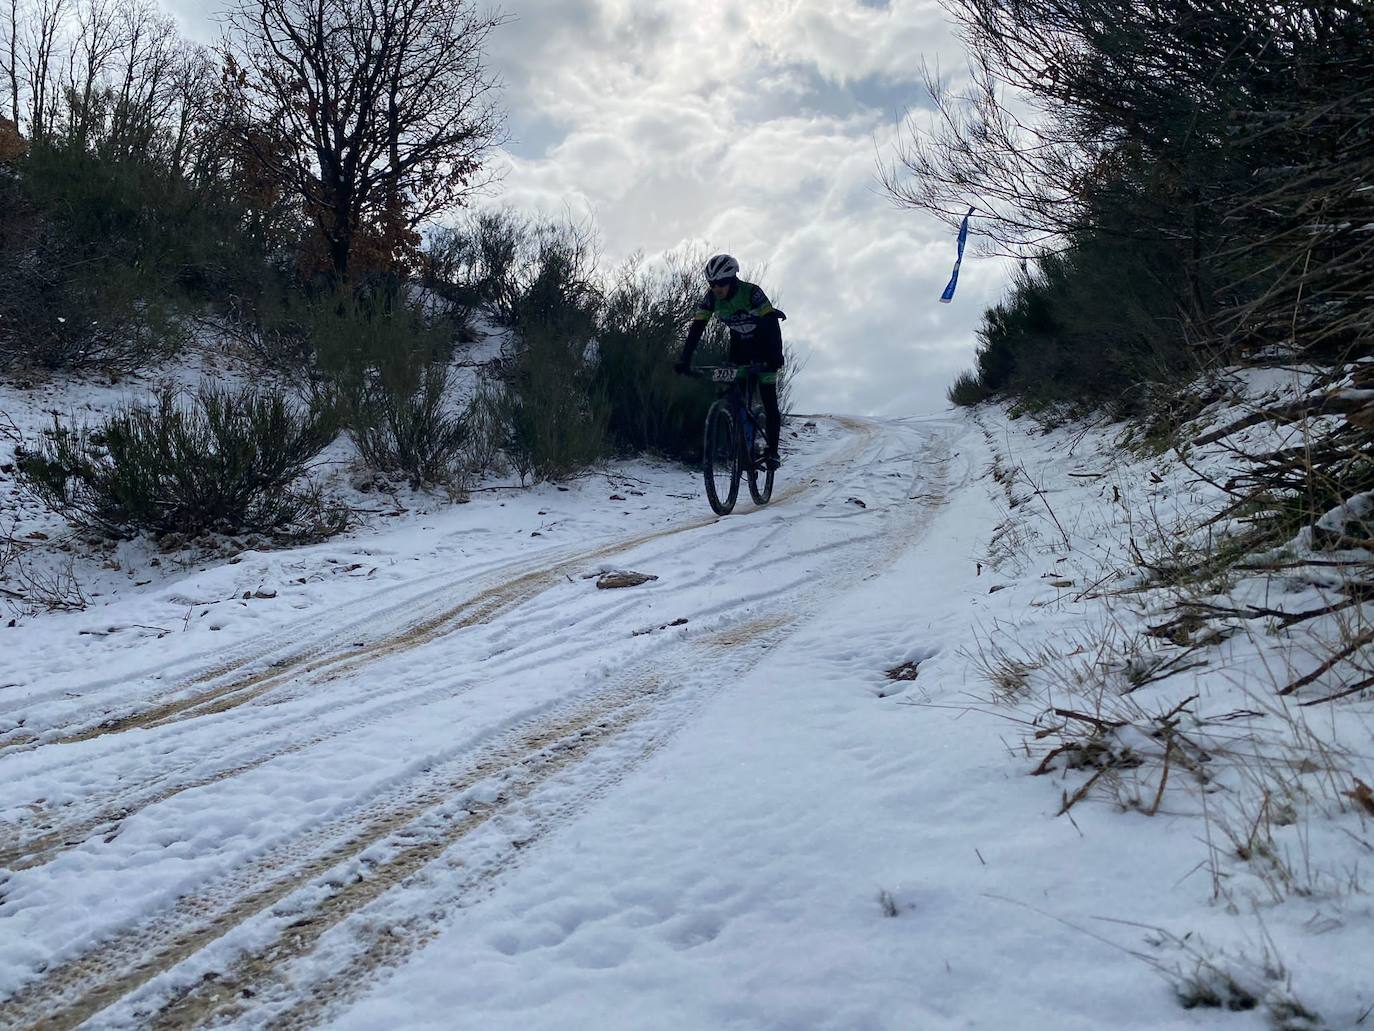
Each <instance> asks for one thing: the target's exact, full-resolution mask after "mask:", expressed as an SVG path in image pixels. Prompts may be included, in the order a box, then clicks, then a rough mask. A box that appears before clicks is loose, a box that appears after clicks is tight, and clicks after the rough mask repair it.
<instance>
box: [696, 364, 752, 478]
mask: <svg viewBox="0 0 1374 1031" xmlns="http://www.w3.org/2000/svg"><path fill="white" fill-rule="evenodd" d="M706 369H710V370H712V371H713V372H714V371H716V370H720V369H734V371H735V376H734V378H733V379H731V380H730V381H729V382H728V383H724V384H720V385H721V386H722V387H723V389H722V390H721V391H720V397H722V398H725V399H726V401H727V403H728V404H729V405H730V411H731V413H732V414H733V415H734V416H735V419H736V420H737V421H738V424H739V427H740V429H741V430H742V431H743V433H742V434H741V439H740V451H741V453H740V465H741V467H742V468H748V467H749V466H750V465H751V464H752V461H751V460H750V456H751V455H752V454H753V451H754V441H755V439H757V435H758V434H760V433H764V432H766V429H765V427H764V426H763V425H762V424H761V423H760V422H759V421H758V419H756V418H755V417H754V396H755V392H756V391H757V388H758V382H759V374H760V373H762V372H766V371H767V366H765V365H763V364H761V363H757V362H756V363H754V364H752V365H738V366H730V365H714V366H705V367H703V371H705V370H706ZM717 383H718V384H719V381H718V380H717Z"/></svg>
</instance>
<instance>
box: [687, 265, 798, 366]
mask: <svg viewBox="0 0 1374 1031" xmlns="http://www.w3.org/2000/svg"><path fill="white" fill-rule="evenodd" d="M713 317H714V318H717V319H719V320H720V321H721V322H723V323H724V324H725V327H726V328H727V329H729V330H730V361H731V362H733V363H735V364H737V365H746V364H749V363H751V362H763V363H765V364H766V365H767V366H768V367H769V369H770V370H777V369H780V368H782V333H781V331H780V330H779V328H778V322H779V321H780V320H782V319H785V318H787V316H786V315H784V314H783V313H782V312H780V311H779V310H778V309H776V308H774V307H773V305H772V302H770V301H769V300H768V295H767V294H765V293H764V292H763V289H762V288H761V287H759V286H756V285H755V284H753V283H746V282H745V281H744V280H742V279H740V280H736V281H735V288H734V290H732V291H731V293H730V295H729V296H728V297H726V298H725V299H724V300H717V299H716V295H715V293H714V292H713V291H711V290H709V289H708V290H707V291H706V293H705V295H704V296H703V297H702V298H701V300H700V301H698V302H697V307H696V311H694V312H693V313H692V325H691V327H690V328H689V329H688V330H687V341H686V343H685V344H684V345H683V348H682V362H683V363H684V364H689V363H690V362H691V360H692V352H693V351H695V350H696V349H697V344H698V343H700V342H701V335H702V334H703V333H704V332H705V331H706V324H707V323H708V322H710V321H711V319H712V318H713Z"/></svg>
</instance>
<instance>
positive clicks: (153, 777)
mask: <svg viewBox="0 0 1374 1031" xmlns="http://www.w3.org/2000/svg"><path fill="white" fill-rule="evenodd" d="M840 421H841V422H842V424H845V425H846V426H847V428H850V429H852V430H857V431H859V432H860V434H861V436H860V439H858V440H857V441H851V442H850V443H849V444H848V445H847V446H845V447H844V448H842V449H840V450H841V453H840V454H839V455H838V456H832V457H831V458H829V459H827V460H826V462H824V463H823V464H822V466H821V467H820V468H818V469H817V470H816V474H815V475H813V476H812V477H810V478H808V479H807V480H803V481H798V482H796V483H794V484H792V485H790V486H789V487H788V488H787V489H785V490H784V491H782V492H780V496H779V497H778V499H777V500H776V501H775V502H774V503H773V505H770V506H769V508H775V507H776V506H778V505H781V504H784V503H786V502H787V501H791V500H795V499H796V498H799V497H801V496H803V495H804V494H806V493H808V492H810V491H813V490H814V489H815V488H816V486H817V484H818V483H819V481H820V477H821V476H822V475H823V474H824V472H825V471H826V469H827V468H828V467H832V466H833V467H843V466H844V465H845V464H847V463H848V462H849V461H851V459H852V458H853V457H855V456H857V455H859V454H862V452H863V450H864V448H865V447H866V446H867V445H868V443H869V441H870V440H871V438H872V436H873V432H874V431H873V430H872V428H871V427H869V426H867V425H865V424H861V423H856V422H854V421H853V420H840ZM757 511H765V510H757ZM746 514H747V513H746ZM719 521H720V520H718V519H716V518H714V517H711V518H701V519H697V520H694V521H691V522H688V523H685V524H678V525H674V526H670V527H666V528H663V529H660V530H655V531H650V532H647V533H642V534H638V535H636V536H634V537H630V538H627V539H622V540H619V541H615V542H613V543H611V544H608V545H603V546H601V547H598V548H596V549H593V550H591V551H585V552H581V553H578V554H574V555H572V556H570V557H564V558H562V559H560V560H558V561H557V562H556V563H555V564H554V565H552V566H542V567H536V568H535V569H533V570H528V571H526V572H523V573H521V574H520V575H518V576H516V577H515V578H514V579H511V580H507V581H505V582H503V583H499V584H497V585H495V586H494V587H491V588H488V589H486V590H484V591H481V592H479V593H478V594H476V595H474V596H472V597H470V598H467V599H465V600H464V601H462V602H460V603H459V604H457V605H452V606H450V607H449V608H448V609H447V610H446V611H444V612H442V613H440V614H439V615H437V616H431V617H430V618H428V619H426V620H423V621H421V622H419V623H415V624H412V625H411V626H410V627H408V628H406V629H405V630H403V631H402V632H401V633H399V634H397V635H394V636H392V637H385V638H383V639H381V640H379V641H376V642H375V643H374V644H373V645H371V646H369V647H368V648H366V649H363V650H358V649H350V650H349V651H345V652H337V653H334V654H332V655H326V656H324V657H323V658H320V659H317V660H315V661H313V662H309V663H307V664H306V665H305V667H304V668H300V669H289V670H285V671H282V670H273V671H264V672H261V673H256V674H253V675H251V676H250V677H248V678H246V679H245V680H241V681H236V682H233V683H231V684H228V685H224V686H222V687H220V688H218V689H216V690H215V691H214V692H212V693H211V695H210V696H209V697H208V699H207V696H205V695H202V696H198V697H195V698H191V699H183V700H179V701H177V702H173V703H170V704H168V705H165V706H160V707H156V708H154V709H151V710H147V711H145V712H142V713H139V714H136V715H134V716H130V717H128V718H126V719H124V720H122V721H116V722H115V723H109V722H107V723H104V724H101V725H98V726H96V727H92V728H88V729H86V730H84V731H80V732H78V733H75V734H71V735H68V736H66V737H61V738H58V739H56V740H53V741H47V742H44V746H48V745H56V744H67V743H75V742H80V741H86V740H91V739H93V738H96V737H103V736H106V735H108V734H116V733H121V732H125V731H128V730H133V729H136V728H138V729H157V728H160V727H166V726H170V725H173V724H177V723H183V722H185V721H188V720H192V719H195V718H197V717H199V716H210V715H216V714H219V713H222V712H227V711H229V710H230V709H234V708H238V707H239V706H241V705H244V704H246V703H249V702H252V701H255V700H256V699H258V698H260V697H261V696H263V695H265V694H267V693H269V692H272V691H274V690H275V689H277V688H280V687H284V686H286V685H293V686H295V687H297V688H300V689H307V688H309V687H311V686H319V685H322V684H325V683H328V682H329V681H331V680H335V679H338V678H340V677H343V676H347V675H349V674H351V673H355V672H357V671H359V670H361V669H362V668H364V667H365V666H368V665H371V664H372V663H374V662H377V661H379V660H382V659H385V658H387V657H390V656H392V655H396V654H398V653H400V652H404V651H410V650H413V649H415V648H418V647H421V646H423V645H425V644H428V643H430V642H431V641H434V640H436V639H438V638H440V637H444V636H447V635H449V634H452V633H456V632H458V631H460V630H462V629H465V628H468V627H472V626H476V625H479V624H483V623H488V622H490V621H491V620H493V619H495V618H496V617H497V616H499V615H501V614H503V613H505V612H508V611H511V610H513V609H515V608H517V607H518V606H520V605H521V604H523V603H524V602H527V601H529V600H530V599H531V598H533V597H536V596H537V595H538V594H540V593H542V592H543V591H545V590H547V589H548V588H549V587H550V586H553V585H554V584H557V583H559V582H561V581H562V580H563V579H564V577H566V576H569V575H571V574H572V573H574V572H578V571H580V569H581V568H582V567H585V566H586V565H587V564H588V563H594V562H596V561H598V560H600V559H604V558H609V557H611V556H612V555H614V554H617V553H619V552H621V551H627V550H630V549H632V548H636V547H640V546H642V545H644V544H646V543H649V542H651V541H655V540H661V539H664V538H668V537H672V536H675V535H677V534H681V533H685V532H688V531H691V530H696V529H700V528H701V527H704V526H709V525H711V524H713V523H716V522H719ZM727 525H742V524H739V523H738V521H735V522H733V523H731V524H727ZM772 532H773V533H778V532H782V528H781V527H775V528H774V529H773V531H772ZM524 565H525V567H526V568H527V569H528V563H526V564H524ZM303 654H304V653H303ZM303 678H309V679H303ZM202 679H203V678H202ZM407 690H408V685H407V684H406V683H404V682H398V683H396V684H394V685H393V686H392V687H391V688H390V689H388V688H374V689H372V690H371V691H370V692H369V695H368V700H369V702H374V701H376V700H378V699H379V698H384V697H387V696H389V695H392V694H397V693H405V692H406V691H407ZM465 690H466V688H462V689H457V690H455V689H453V688H447V689H445V688H442V687H441V688H439V689H436V690H434V691H431V692H425V693H424V694H422V695H419V696H414V695H412V696H411V697H407V698H401V699H398V700H397V701H396V702H395V703H394V704H393V705H391V706H386V707H381V708H378V709H375V710H372V711H369V712H368V713H365V714H363V715H361V716H357V717H354V718H351V719H347V720H343V721H338V722H336V723H334V724H333V725H331V726H328V727H325V728H321V729H318V730H316V731H315V732H313V733H311V734H309V735H308V736H307V737H305V738H300V737H294V738H293V739H292V740H290V741H288V742H285V743H281V744H278V745H277V746H275V747H272V746H269V747H267V748H265V749H262V750H260V751H259V752H258V753H257V754H249V755H244V754H243V748H242V745H243V742H241V741H237V742H234V745H235V747H234V749H233V752H232V754H231V757H230V758H229V760H228V761H227V762H222V763H221V764H220V766H219V768H217V769H211V770H208V771H202V772H199V773H197V774H195V775H193V776H190V777H183V778H181V779H180V780H176V779H171V780H170V782H168V781H169V778H168V777H167V774H166V771H165V769H163V770H153V771H150V772H148V773H146V774H143V775H141V776H139V777H138V779H136V780H130V779H128V778H126V779H125V780H124V781H123V782H122V783H121V785H120V788H119V790H118V791H117V792H115V793H112V794H110V795H107V796H105V797H103V798H100V799H97V800H95V803H94V807H93V808H94V809H95V811H94V812H91V811H90V810H91V808H92V805H91V804H90V803H87V804H86V805H85V806H83V809H84V810H85V812H84V813H82V814H80V815H77V816H76V817H74V818H67V819H65V820H63V821H62V822H60V823H58V824H57V825H55V826H54V825H52V824H48V825H46V826H45V827H43V829H42V830H41V832H40V833H38V834H30V835H23V834H22V824H17V825H12V826H11V827H9V828H6V831H5V834H4V838H0V841H3V844H0V868H5V867H8V868H9V869H12V870H25V869H31V868H33V867H35V866H39V865H42V864H43V863H46V862H48V861H50V860H51V859H53V858H54V857H55V856H57V855H59V854H61V853H62V852H64V851H67V850H69V849H72V848H76V847H79V846H80V845H82V844H84V843H85V842H86V841H87V840H88V839H89V838H90V837H92V836H93V835H95V834H97V833H99V834H100V835H102V836H105V837H107V840H113V837H114V836H115V835H116V834H117V832H118V830H117V826H116V825H117V824H118V823H119V822H121V821H123V820H125V819H127V818H129V817H130V816H132V815H134V814H135V813H137V812H139V811H141V810H143V809H145V808H147V807H148V806H150V805H154V804H157V803H159V802H163V801H166V800H168V799H170V798H173V797H175V796H176V795H178V794H181V793H182V792H184V791H187V790H192V789H195V788H201V787H206V786H209V785H211V784H214V783H217V782H219V781H222V780H226V779H229V778H231V777H234V776H238V775H240V774H243V773H247V772H249V771H251V770H254V769H256V768H258V767H260V766H263V765H265V764H266V763H269V762H271V761H272V760H274V759H277V758H280V757H282V756H285V755H289V754H293V753H295V752H300V751H304V750H305V749H308V748H311V747H314V746H316V745H318V744H321V743H323V742H324V741H327V740H329V739H331V738H334V737H338V736H341V735H343V734H347V733H353V732H355V731H357V730H360V729H364V728H365V727H366V726H368V725H371V724H373V723H375V722H378V721H380V720H383V719H387V718H390V717H391V716H394V715H395V714H396V712H397V711H398V709H400V708H403V707H407V706H411V705H424V704H427V703H429V702H434V701H442V700H445V699H447V698H452V697H456V696H457V695H458V694H460V693H463V692H464V691H465ZM297 693H299V691H298V692H297ZM269 733H270V730H269ZM253 736H260V735H253ZM40 747H41V746H40ZM164 747H165V746H164ZM103 758H104V755H103V753H96V754H93V755H91V756H88V757H85V759H84V761H85V762H86V763H87V764H95V763H99V762H100V761H101V759H103ZM58 761H59V762H60V760H58ZM192 765H195V766H196V767H198V768H199V767H203V763H202V762H200V761H195V762H193V763H192ZM153 785H156V786H153ZM49 814H50V811H46V810H31V817H30V819H29V820H26V821H24V822H25V823H32V822H35V821H37V820H40V819H44V818H47V817H48V816H49ZM4 839H8V840H4Z"/></svg>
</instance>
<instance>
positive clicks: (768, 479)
mask: <svg viewBox="0 0 1374 1031" xmlns="http://www.w3.org/2000/svg"><path fill="white" fill-rule="evenodd" d="M763 426H764V414H763V406H762V405H759V406H757V407H755V408H754V427H755V428H754V446H753V447H752V448H751V449H750V455H749V466H748V468H749V496H750V497H751V498H753V499H754V504H756V505H759V506H763V505H766V504H768V502H769V500H770V499H771V498H772V497H773V470H772V469H769V468H766V467H765V465H764V461H763V459H764V455H765V454H766V453H767V451H768V442H767V440H765V439H764V433H763Z"/></svg>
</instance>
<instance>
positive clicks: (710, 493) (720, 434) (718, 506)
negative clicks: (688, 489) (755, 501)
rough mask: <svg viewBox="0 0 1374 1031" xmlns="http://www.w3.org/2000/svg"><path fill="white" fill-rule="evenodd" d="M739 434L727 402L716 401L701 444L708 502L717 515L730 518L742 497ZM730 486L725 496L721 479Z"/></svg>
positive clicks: (707, 417) (708, 413) (708, 415)
mask: <svg viewBox="0 0 1374 1031" xmlns="http://www.w3.org/2000/svg"><path fill="white" fill-rule="evenodd" d="M739 452H740V445H739V433H738V429H737V428H736V426H735V417H734V414H733V413H732V412H731V411H730V409H729V407H728V406H727V405H725V404H724V403H723V402H719V401H718V402H716V403H715V404H713V405H712V406H711V410H710V411H709V412H707V413H706V432H705V434H704V435H703V438H702V443H701V470H702V474H703V476H704V478H705V480H706V500H707V501H709V502H710V503H711V509H712V510H713V511H714V512H715V513H716V514H717V515H729V514H730V512H731V511H732V510H733V509H734V507H735V499H736V498H737V497H739V476H740V461H739ZM721 474H724V475H723V476H722V480H723V481H724V482H727V483H728V484H729V490H728V491H727V492H726V494H725V496H724V497H722V496H721V495H720V492H719V489H718V487H719V484H718V483H717V477H718V476H721Z"/></svg>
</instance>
